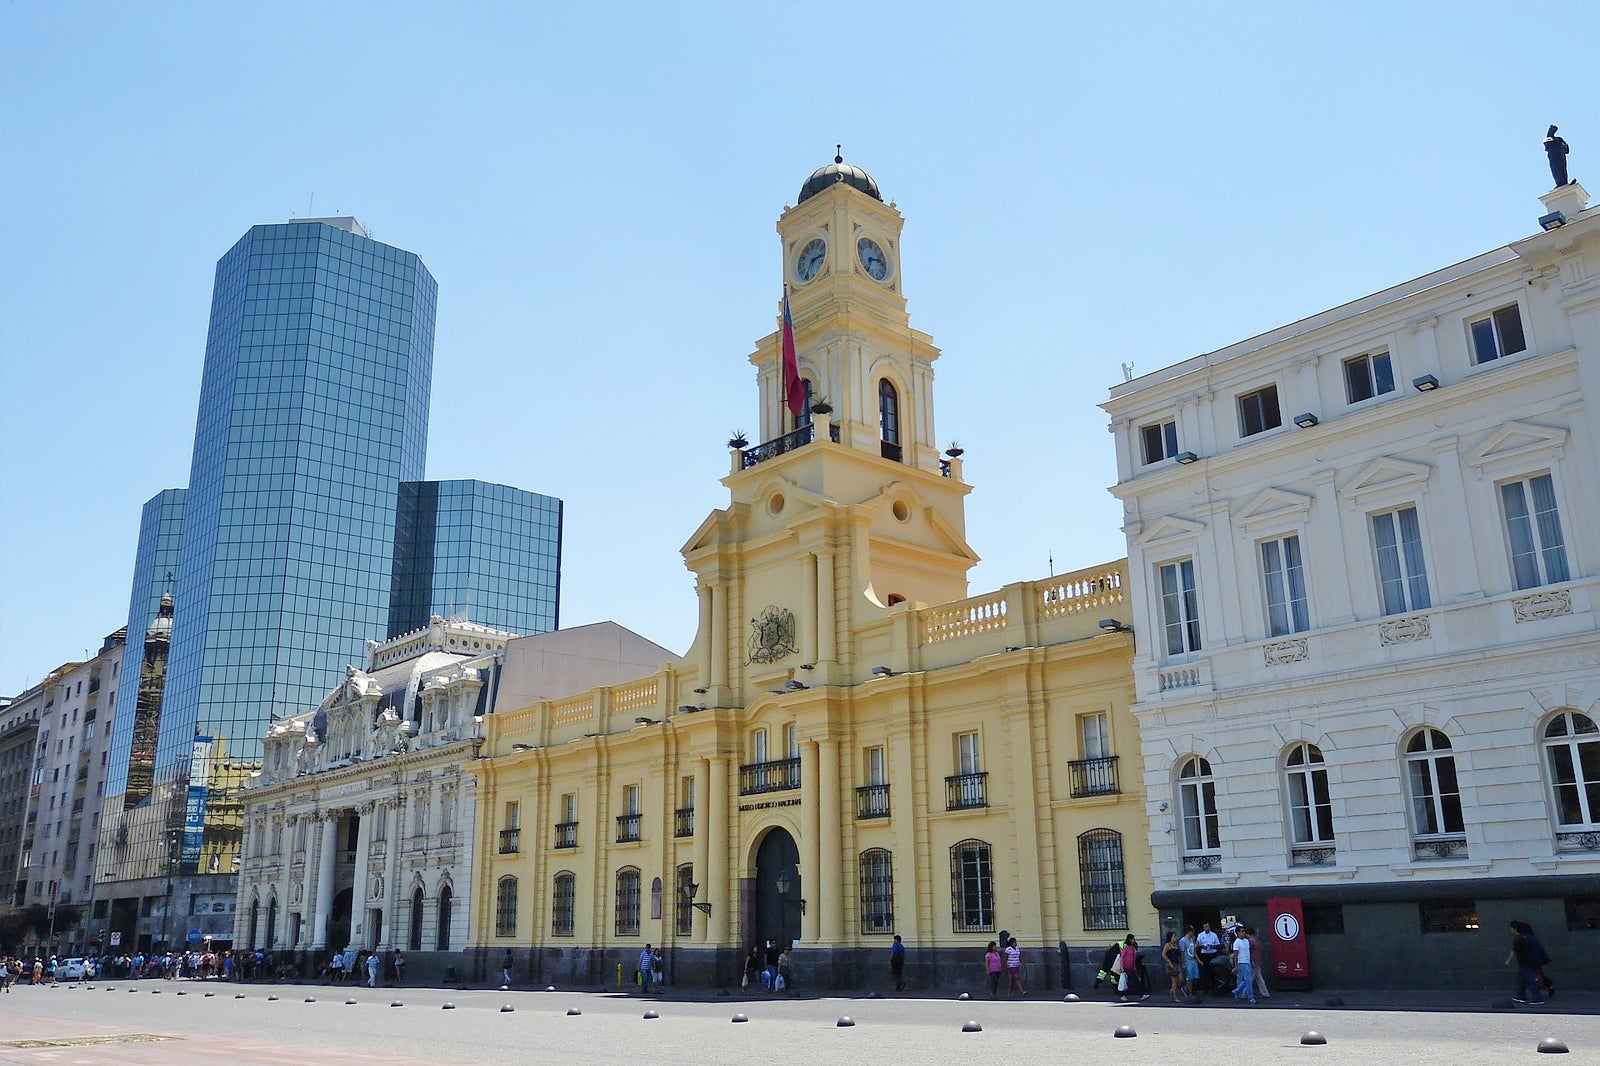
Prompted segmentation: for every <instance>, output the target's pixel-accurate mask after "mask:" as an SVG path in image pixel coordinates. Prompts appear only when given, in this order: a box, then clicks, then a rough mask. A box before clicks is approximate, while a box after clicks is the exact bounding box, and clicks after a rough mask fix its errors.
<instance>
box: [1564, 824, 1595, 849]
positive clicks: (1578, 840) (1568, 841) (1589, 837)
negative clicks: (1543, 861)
mask: <svg viewBox="0 0 1600 1066" xmlns="http://www.w3.org/2000/svg"><path fill="white" fill-rule="evenodd" d="M1556 850H1557V851H1559V852H1568V851H1600V830H1594V829H1579V830H1577V831H1576V832H1565V833H1557V834H1556Z"/></svg>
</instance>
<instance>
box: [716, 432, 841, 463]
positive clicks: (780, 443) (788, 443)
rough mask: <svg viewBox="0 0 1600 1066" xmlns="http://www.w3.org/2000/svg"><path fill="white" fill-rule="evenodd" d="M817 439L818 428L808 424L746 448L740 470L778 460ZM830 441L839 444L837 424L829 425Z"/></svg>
mask: <svg viewBox="0 0 1600 1066" xmlns="http://www.w3.org/2000/svg"><path fill="white" fill-rule="evenodd" d="M815 438H816V427H815V426H814V425H813V424H812V423H810V422H807V423H806V424H805V425H803V426H801V427H799V428H798V429H795V430H791V431H790V432H788V433H785V434H784V435H783V436H781V437H773V438H772V439H771V440H769V441H763V442H762V443H760V444H757V445H756V446H755V447H753V448H746V449H745V450H744V454H743V455H742V456H740V469H741V470H749V469H750V468H751V467H752V466H755V465H757V464H758V463H764V462H766V461H767V460H768V459H776V458H777V457H778V456H780V455H783V454H784V453H785V452H792V451H794V450H795V449H796V448H803V447H805V446H806V445H807V444H810V443H811V442H812V441H813V440H814V439H815ZM828 439H829V440H831V441H833V442H834V443H835V444H838V443H839V426H838V424H837V423H830V424H829V426H828Z"/></svg>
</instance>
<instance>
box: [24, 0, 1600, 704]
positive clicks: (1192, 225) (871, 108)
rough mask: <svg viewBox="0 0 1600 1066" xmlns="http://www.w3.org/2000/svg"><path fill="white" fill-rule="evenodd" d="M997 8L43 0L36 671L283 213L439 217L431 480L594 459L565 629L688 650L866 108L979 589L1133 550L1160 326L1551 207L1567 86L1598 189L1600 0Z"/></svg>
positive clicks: (559, 492) (36, 219)
mask: <svg viewBox="0 0 1600 1066" xmlns="http://www.w3.org/2000/svg"><path fill="white" fill-rule="evenodd" d="M978 8H979V5H973V4H960V5H955V4H933V3H914V4H913V3H906V4H891V3H831V2H813V3H806V4H796V3H786V4H759V3H748V4H733V3H719V4H711V3H699V4H696V3H665V2H663V3H649V4H646V3H586V4H570V3H568V4H533V3H527V4H510V3H508V4H495V5H488V4H466V3H462V4H445V3H438V4H427V5H423V4H405V3H353V2H347V3H332V4H309V3H304V4H302V3H273V4H214V3H207V4H193V5H184V4H177V3H162V4H154V5H150V4H142V5H128V4H113V3H109V2H105V3H46V2H42V0H14V2H12V3H7V4H5V5H4V6H3V8H0V145H3V149H0V161H3V165H0V193H3V202H4V207H5V220H4V222H3V224H0V395H3V396H4V405H3V408H0V412H3V416H0V417H3V422H0V693H15V692H18V691H20V690H21V689H23V688H24V687H25V686H26V685H27V684H29V683H30V682H32V681H37V680H38V679H39V678H40V677H41V676H42V675H43V674H44V673H45V672H46V671H48V670H50V669H52V668H53V667H55V666H57V665H58V664H60V663H61V662H63V661H67V660H72V659H77V658H80V657H81V656H82V655H83V654H84V652H85V651H86V650H88V651H91V652H92V651H93V650H94V649H97V648H98V647H99V645H100V642H101V640H102V638H103V637H104V636H105V635H106V634H108V633H110V632H112V631H113V630H115V629H117V628H118V627H120V626H122V625H123V624H125V622H126V616H127V609H128V593H129V580H130V576H131V570H132V563H133V552H134V546H135V541H136V537H137V532H138V520H139V508H140V505H141V504H142V503H143V502H144V501H145V500H146V499H148V498H149V497H150V496H152V495H154V494H155V493H156V492H157V491H159V490H160V489H162V488H166V487H169V486H178V485H184V484H187V482H188V473H189V458H190V447H191V444H192V439H193V433H194V423H195V404H196V399H197V395H198V391H199V383H200V368H201V360H202V356H203V353H204V347H205V334H206V318H207V313H208V310H209V304H210V299H211V281H212V273H213V270H214V268H215V264H216V261H217V259H218V258H219V257H220V256H221V255H222V253H223V252H224V251H225V250H226V249H227V248H228V247H229V246H230V245H231V244H232V243H233V242H234V241H235V240H236V239H237V238H238V237H239V236H240V235H241V234H242V233H243V232H244V231H245V230H246V229H247V228H248V227H249V226H251V225H252V224H254V223H257V222H274V221H281V220H284V219H287V218H289V217H290V216H291V215H296V214H299V215H305V214H306V213H307V212H308V209H309V210H310V211H311V212H312V213H315V214H332V213H336V212H337V213H345V214H354V215H356V216H357V217H358V218H360V219H361V221H362V222H363V223H364V224H365V225H366V226H367V227H369V229H371V230H372V232H373V233H374V235H375V236H377V237H378V238H379V239H381V240H384V241H387V242H390V243H393V244H396V245H399V246H400V247H402V248H406V249H409V250H411V251H415V252H417V253H418V254H420V255H421V256H422V258H423V260H424V261H425V262H426V263H427V265H428V267H429V269H430V270H431V271H432V272H433V274H434V276H435V277H436V278H437V279H438V281H439V321H438V332H437V343H436V352H435V358H434V385H433V408H432V428H431V438H430V441H429V450H428V475H429V476H430V477H479V478H484V479H488V480H492V481H501V482H506V483H509V484H512V485H517V486H520V487H523V488H528V489H533V490H536V491H539V492H544V493H550V494H553V495H556V496H560V497H562V498H564V499H565V500H566V502H567V525H566V565H565V568H564V573H563V583H564V587H563V605H562V617H563V620H564V622H565V623H567V624H569V625H574V624H579V623H583V622H589V621H595V620H599V619H605V618H611V619H615V620H617V621H618V622H621V623H622V624H624V625H627V626H629V627H631V628H633V629H636V630H638V631H639V632H641V633H643V634H645V635H646V636H648V637H650V638H652V639H655V640H657V641H659V642H661V643H663V644H665V645H667V646H668V647H671V648H674V649H676V650H679V651H682V650H684V649H686V648H687V646H688V644H689V642H690V640H691V639H692V637H693V628H694V623H695V600H694V596H693V594H692V587H693V586H692V580H691V578H690V576H689V575H688V573H687V572H686V571H685V569H684V567H683V564H682V559H681V557H680V556H679V554H678V549H679V548H680V546H681V545H682V543H683V541H684V540H685V539H686V538H687V537H688V536H689V534H690V533H691V532H693V530H694V529H695V527H696V525H698V524H699V522H700V521H701V519H703V518H704V517H705V515H706V513H707V512H708V511H710V510H711V509H712V508H715V507H718V506H720V505H722V504H723V503H725V502H726V493H725V490H723V488H722V487H721V486H720V485H719V484H718V478H719V477H721V476H722V475H723V474H725V473H726V472H727V461H728V460H727V453H726V449H725V448H724V446H723V441H724V440H725V439H726V438H727V436H728V433H729V431H730V430H733V429H735V428H742V429H745V430H747V431H750V432H754V431H755V429H756V425H757V419H756V413H755V408H756V403H755V379H754V373H753V371H752V369H751V368H750V366H749V365H748V363H747V362H746V356H747V355H748V353H749V352H750V351H751V349H752V346H753V342H754V341H755V340H756V339H757V338H759V337H761V336H762V335H764V334H766V333H768V332H770V331H771V330H772V329H773V327H774V314H775V310H776V304H777V300H778V296H779V291H780V279H781V264H780V259H779V249H778V243H777V238H776V235H775V232H774V223H775V221H776V219H777V217H778V215H779V213H780V212H781V211H782V210H783V208H784V206H785V205H786V204H789V203H792V202H793V201H794V198H795V195H796V193H797V192H798V191H799V188H800V184H801V182H802V181H803V180H804V179H805V177H806V176H807V175H808V174H809V173H810V172H811V171H812V170H813V169H814V168H816V167H817V166H820V165H822V164H823V163H825V162H827V161H829V159H830V158H831V157H832V155H833V146H834V143H835V142H843V144H844V152H845V157H846V159H847V160H849V161H850V162H853V163H857V164H859V165H860V166H862V167H864V168H865V169H866V170H868V171H869V172H870V173H872V174H873V175H874V176H875V177H876V178H877V180H878V182H879V184H880V186H881V187H882V189H883V191H884V195H885V198H886V199H892V200H896V201H898V204H899V207H900V210H901V211H902V212H903V213H904V214H905V216H906V233H905V241H904V249H903V252H904V264H903V273H904V280H905V292H906V295H907V297H908V299H909V301H910V307H911V313H912V321H913V323H914V325H916V326H917V327H918V328H919V329H923V330H926V331H928V332H929V333H931V334H932V335H933V338H934V341H935V343H936V344H938V345H939V346H940V347H941V348H942V349H943V352H944V356H943V358H942V359H941V360H940V361H939V363H938V364H937V373H938V377H937V381H936V390H937V403H938V406H937V418H938V431H939V435H940V439H941V440H944V441H948V440H949V439H952V438H959V439H960V441H961V442H962V444H964V445H965V446H966V447H967V449H968V452H967V473H968V476H969V479H970V480H971V481H972V482H973V483H974V485H975V486H976V491H975V492H974V493H973V494H972V496H971V497H970V499H969V502H968V534H969V539H970V541H971V543H972V544H973V546H974V548H975V549H976V550H977V551H978V552H979V553H980V554H981V555H982V556H983V559H984V561H983V563H982V564H981V565H979V566H978V567H977V569H976V570H975V571H974V572H973V575H972V576H973V583H972V590H973V592H974V593H976V592H979V591H982V590H985V589H989V588H994V587H997V586H999V585H1002V584H1005V583H1006V582H1009V581H1016V580H1021V579H1026V578H1033V577H1039V576H1043V575H1044V574H1045V573H1047V558H1048V557H1049V556H1051V555H1053V556H1054V559H1055V566H1056V568H1057V570H1058V571H1059V570H1068V569H1074V568H1077V567H1080V566H1085V565H1090V564H1093V563H1097V562H1102V561H1105V560H1109V559H1113V558H1118V557H1120V556H1121V555H1122V554H1124V550H1123V546H1122V535H1121V533H1120V531H1119V529H1118V524H1119V517H1120V515H1119V510H1118V508H1117V507H1116V506H1115V504H1114V502H1113V500H1112V499H1111V497H1110V496H1109V495H1108V494H1107V492H1106V486H1107V485H1109V484H1110V483H1111V482H1112V481H1114V480H1115V467H1114V463H1113V457H1112V448H1111V438H1110V436H1109V435H1108V434H1107V432H1106V428H1105V418H1104V416H1103V415H1102V413H1101V412H1100V411H1098V410H1097V409H1096V407H1095V405H1096V403H1098V402H1100V401H1101V400H1103V399H1104V398H1105V395H1106V388H1107V387H1108V386H1109V385H1111V384H1112V383H1113V382H1116V381H1118V380H1120V379H1121V373H1120V370H1119V365H1120V364H1121V363H1123V362H1125V361H1126V362H1132V363H1134V364H1135V366H1136V371H1137V372H1141V373H1142V372H1146V371H1150V370H1154V369H1156V368H1158V367H1161V366H1164V365H1166V364H1169V363H1173V362H1176V361H1178V360H1180V359H1184V358H1186V357H1188V356H1191V355H1194V354H1196V353H1198V352H1202V351H1207V350H1211V349H1214V348H1218V347H1221V346H1223V345H1225V344H1228V343H1231V342H1233V341H1235V340H1239V339H1242V338H1244V337H1247V336H1250V335H1252V334H1255V333H1258V332H1261V331H1263V330H1266V329H1269V328H1271V327H1273V326H1276V325H1279V324H1281V323H1284V322H1287V321H1291V320H1293V319H1295V318H1299V317H1301V316H1303V315H1307V314H1310V313H1313V312H1316V311H1318V310H1321V309H1323V308H1325V307H1328V306H1331V305H1333V304H1337V303H1340V302H1342V301H1344V300H1347V299H1350V298H1353V297H1357V296H1360V295H1363V294H1365V293H1368V292H1371V291H1373V290H1376V289H1379V288H1383V287H1385V286H1387V285H1389V284H1392V283H1394V282H1398V281H1401V280H1404V279H1406V278H1409V277H1414V276H1416V275H1418V274H1421V273H1425V272H1426V271H1428V270H1431V269H1433V268H1435V267H1439V266H1443V265H1445V264H1447V263H1451V262H1454V261H1457V260H1460V259H1464V258H1467V257H1469V256H1472V255H1475V254H1477V253H1478V252H1481V251H1484V250H1487V249H1489V248H1493V247H1496V246H1499V245H1501V244H1504V243H1505V242H1507V241H1509V240H1512V239H1515V238H1517V237H1520V236H1523V235H1525V234H1527V233H1529V232H1531V231H1532V230H1533V229H1534V228H1535V226H1534V220H1535V219H1536V218H1537V217H1538V215H1539V214H1540V205H1539V203H1538V201H1537V199H1536V197H1537V196H1538V194H1539V193H1541V192H1544V191H1545V190H1546V189H1547V188H1548V187H1549V185H1550V179H1549V173H1548V170H1547V169H1546V166H1545V161H1544V156H1543V153H1542V152H1541V150H1540V145H1539V142H1540V139H1541V138H1542V136H1543V134H1544V129H1545V126H1546V125H1547V124H1548V123H1551V122H1557V123H1560V124H1561V127H1562V133H1563V135H1564V136H1566V138H1567V139H1568V140H1569V141H1570V142H1571V144H1572V145H1573V154H1572V158H1571V162H1572V170H1573V174H1574V176H1576V177H1578V178H1580V179H1583V178H1588V179H1589V184H1590V186H1591V187H1592V188H1595V189H1596V190H1597V192H1600V121H1597V120H1600V114H1597V100H1600V94H1597V91H1596V90H1597V79H1596V74H1595V59H1594V38H1593V7H1592V6H1590V5H1588V4H1583V3H1565V4H1563V3H1549V4H1542V5H1536V6H1533V7H1527V8H1521V7H1507V6H1506V5H1504V4H1492V3H1487V2H1484V3H1450V4H1444V3H1439V4H1403V3H1381V4H1360V3H1358V4H1338V5H1332V4H1326V5H1319V6H1318V7H1316V8H1315V9H1313V8H1312V7H1311V5H1307V4H1289V3H1284V4H1271V5H1219V4H1202V5H1196V4H1190V3H1183V4H1172V5H1138V4H1103V5H1093V6H1089V5H1083V6H1071V5H1066V4H1038V5H1021V4H1005V3H1000V4H985V5H982V10H981V11H980V10H978ZM313 197H314V198H315V199H314V202H313ZM336 680H337V679H335V678H330V679H329V683H330V685H331V684H332V683H333V682H334V681H336Z"/></svg>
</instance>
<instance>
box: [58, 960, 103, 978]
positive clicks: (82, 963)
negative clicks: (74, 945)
mask: <svg viewBox="0 0 1600 1066" xmlns="http://www.w3.org/2000/svg"><path fill="white" fill-rule="evenodd" d="M93 976H94V963H92V962H90V961H89V960H88V959H78V958H72V959H67V960H66V961H65V962H63V963H62V964H61V967H60V969H58V970H57V971H56V980H57V981H82V980H83V979H84V978H86V977H93Z"/></svg>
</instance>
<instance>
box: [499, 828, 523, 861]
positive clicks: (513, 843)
mask: <svg viewBox="0 0 1600 1066" xmlns="http://www.w3.org/2000/svg"><path fill="white" fill-rule="evenodd" d="M521 850H522V830H520V829H502V830H500V854H502V855H515V854H516V853H517V852H519V851H521Z"/></svg>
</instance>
